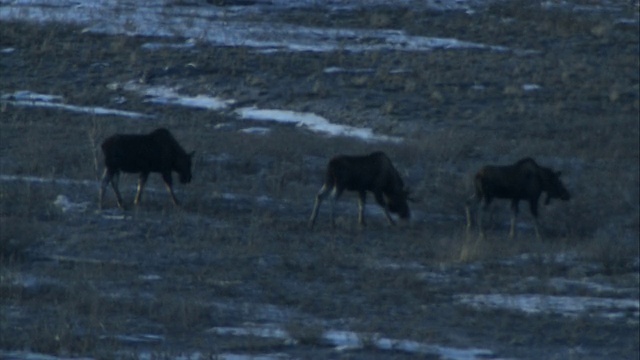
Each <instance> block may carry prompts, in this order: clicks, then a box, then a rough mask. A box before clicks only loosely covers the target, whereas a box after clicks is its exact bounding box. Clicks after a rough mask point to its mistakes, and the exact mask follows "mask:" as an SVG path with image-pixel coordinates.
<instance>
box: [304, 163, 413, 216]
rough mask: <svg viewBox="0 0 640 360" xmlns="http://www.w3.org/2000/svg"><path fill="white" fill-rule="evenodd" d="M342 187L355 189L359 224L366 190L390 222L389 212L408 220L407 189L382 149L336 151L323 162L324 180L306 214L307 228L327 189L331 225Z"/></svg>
mask: <svg viewBox="0 0 640 360" xmlns="http://www.w3.org/2000/svg"><path fill="white" fill-rule="evenodd" d="M344 190H349V191H357V192H358V210H359V213H358V223H359V224H360V225H364V204H365V200H366V196H367V191H371V192H372V193H373V195H374V196H375V199H376V201H377V202H378V204H380V206H381V207H382V208H383V209H384V214H385V216H386V217H387V220H388V221H389V223H390V224H391V225H394V224H395V223H394V221H393V219H392V218H391V215H389V213H390V212H392V213H397V214H398V216H399V217H400V218H401V219H407V220H408V219H409V217H410V213H409V206H408V204H407V200H408V195H409V191H408V190H407V189H406V188H405V186H404V183H403V182H402V178H400V174H399V173H398V171H397V170H396V169H395V167H393V164H392V163H391V160H389V157H388V156H387V155H386V154H385V153H383V152H380V151H378V152H374V153H371V154H369V155H364V156H348V155H339V156H336V157H334V158H332V159H331V160H330V161H329V164H328V165H327V170H326V175H325V180H324V184H323V185H322V188H320V190H319V191H318V194H317V195H316V200H315V204H314V206H313V211H312V213H311V217H310V218H309V228H313V225H314V223H315V221H316V217H317V216H318V208H319V207H320V204H321V203H322V201H323V200H324V199H325V198H326V197H327V195H329V192H331V224H332V225H335V222H334V208H335V202H336V200H337V199H338V198H339V197H340V195H341V194H342V192H343V191H344Z"/></svg>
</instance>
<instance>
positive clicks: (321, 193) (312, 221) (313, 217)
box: [309, 185, 329, 229]
mask: <svg viewBox="0 0 640 360" xmlns="http://www.w3.org/2000/svg"><path fill="white" fill-rule="evenodd" d="M327 194H329V187H327V185H322V187H321V188H320V190H319V191H318V193H317V194H316V201H315V203H314V204H313V211H311V217H309V229H312V228H313V225H314V224H315V223H316V217H317V216H318V209H319V208H320V204H321V203H322V200H324V198H326V197H327Z"/></svg>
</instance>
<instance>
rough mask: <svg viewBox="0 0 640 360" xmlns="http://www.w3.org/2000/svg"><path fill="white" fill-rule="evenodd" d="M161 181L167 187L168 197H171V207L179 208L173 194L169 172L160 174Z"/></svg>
mask: <svg viewBox="0 0 640 360" xmlns="http://www.w3.org/2000/svg"><path fill="white" fill-rule="evenodd" d="M162 180H164V185H165V186H166V187H167V191H169V195H171V200H172V201H173V205H175V206H180V203H179V202H178V199H176V194H174V193H173V178H172V177H171V172H166V173H162Z"/></svg>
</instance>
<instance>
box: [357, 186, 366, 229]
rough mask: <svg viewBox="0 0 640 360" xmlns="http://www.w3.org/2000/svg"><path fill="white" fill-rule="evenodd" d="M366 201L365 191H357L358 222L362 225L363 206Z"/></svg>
mask: <svg viewBox="0 0 640 360" xmlns="http://www.w3.org/2000/svg"><path fill="white" fill-rule="evenodd" d="M366 202H367V192H366V191H358V224H360V225H362V226H364V206H365V203H366Z"/></svg>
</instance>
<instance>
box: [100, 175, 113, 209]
mask: <svg viewBox="0 0 640 360" xmlns="http://www.w3.org/2000/svg"><path fill="white" fill-rule="evenodd" d="M112 178H113V173H111V172H110V171H109V169H104V173H103V174H102V181H101V183H100V204H99V205H100V209H102V206H103V203H104V193H105V192H106V190H107V186H108V185H109V183H110V182H111V179H112Z"/></svg>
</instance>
